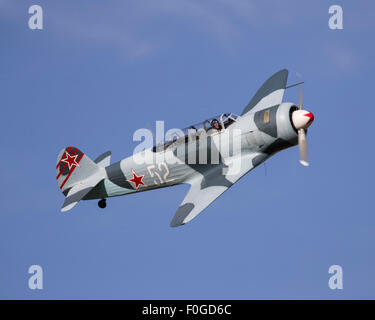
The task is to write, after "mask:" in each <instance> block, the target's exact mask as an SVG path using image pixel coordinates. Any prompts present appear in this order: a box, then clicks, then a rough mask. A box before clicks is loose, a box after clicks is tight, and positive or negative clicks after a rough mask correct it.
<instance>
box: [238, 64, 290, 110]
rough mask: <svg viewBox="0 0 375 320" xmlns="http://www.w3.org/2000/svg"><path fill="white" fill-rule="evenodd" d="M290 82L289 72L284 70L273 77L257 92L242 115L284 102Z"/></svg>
mask: <svg viewBox="0 0 375 320" xmlns="http://www.w3.org/2000/svg"><path fill="white" fill-rule="evenodd" d="M287 80H288V70H286V69H283V70H281V71H279V72H277V73H275V74H274V75H273V76H271V77H270V78H269V79H268V80H267V81H266V82H265V83H264V84H263V85H262V86H261V87H260V89H259V90H258V91H257V92H256V94H255V95H254V97H253V98H252V99H251V100H250V102H249V104H248V105H247V106H246V108H245V109H244V110H243V111H242V114H241V115H244V114H245V113H248V112H249V111H250V110H252V111H253V112H255V111H259V110H262V109H264V108H267V107H269V106H274V105H277V104H280V103H281V102H282V101H283V96H284V91H285V87H286V83H287Z"/></svg>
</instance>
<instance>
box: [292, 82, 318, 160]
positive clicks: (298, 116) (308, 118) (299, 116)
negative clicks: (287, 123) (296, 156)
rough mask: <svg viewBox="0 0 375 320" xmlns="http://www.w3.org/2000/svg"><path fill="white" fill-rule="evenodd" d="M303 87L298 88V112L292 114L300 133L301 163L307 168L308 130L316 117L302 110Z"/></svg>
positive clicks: (294, 123)
mask: <svg viewBox="0 0 375 320" xmlns="http://www.w3.org/2000/svg"><path fill="white" fill-rule="evenodd" d="M302 102H303V96H302V87H301V85H299V86H298V110H296V111H294V112H293V114H292V121H293V125H294V127H295V128H296V129H297V131H298V145H299V153H300V160H299V162H300V163H301V164H302V165H303V166H305V167H307V166H308V165H309V162H308V160H307V140H306V129H307V128H308V127H309V126H310V125H311V123H312V122H313V121H314V115H313V114H312V113H311V112H310V111H306V110H303V109H302Z"/></svg>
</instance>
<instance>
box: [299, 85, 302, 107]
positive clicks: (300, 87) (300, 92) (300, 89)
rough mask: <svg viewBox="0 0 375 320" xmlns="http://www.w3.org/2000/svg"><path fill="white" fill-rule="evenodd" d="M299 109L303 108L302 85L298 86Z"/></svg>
mask: <svg viewBox="0 0 375 320" xmlns="http://www.w3.org/2000/svg"><path fill="white" fill-rule="evenodd" d="M298 109H299V110H302V86H301V85H299V86H298Z"/></svg>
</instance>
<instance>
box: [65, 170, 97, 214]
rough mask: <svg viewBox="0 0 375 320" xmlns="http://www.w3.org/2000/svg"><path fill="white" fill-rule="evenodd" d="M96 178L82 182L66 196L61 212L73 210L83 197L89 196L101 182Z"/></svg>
mask: <svg viewBox="0 0 375 320" xmlns="http://www.w3.org/2000/svg"><path fill="white" fill-rule="evenodd" d="M102 180H103V179H101V180H99V181H98V179H97V178H95V177H93V178H92V179H88V180H87V181H83V182H80V183H78V184H76V185H75V186H74V187H73V188H71V189H70V190H69V192H68V194H67V195H66V198H65V201H64V203H63V205H62V208H61V212H65V211H68V210H70V209H72V208H73V207H74V206H75V205H76V204H77V203H78V202H79V201H80V200H82V199H83V197H84V196H85V195H86V194H88V193H89V192H90V191H91V190H92V189H93V188H94V187H95V186H96V185H97V184H98V183H99V182H100V181H102Z"/></svg>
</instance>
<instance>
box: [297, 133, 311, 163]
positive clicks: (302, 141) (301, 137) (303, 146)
mask: <svg viewBox="0 0 375 320" xmlns="http://www.w3.org/2000/svg"><path fill="white" fill-rule="evenodd" d="M298 145H299V153H300V157H301V158H300V160H299V162H300V163H301V164H302V165H303V166H305V167H307V166H308V165H309V163H308V161H307V140H306V133H305V130H304V129H299V130H298Z"/></svg>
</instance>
